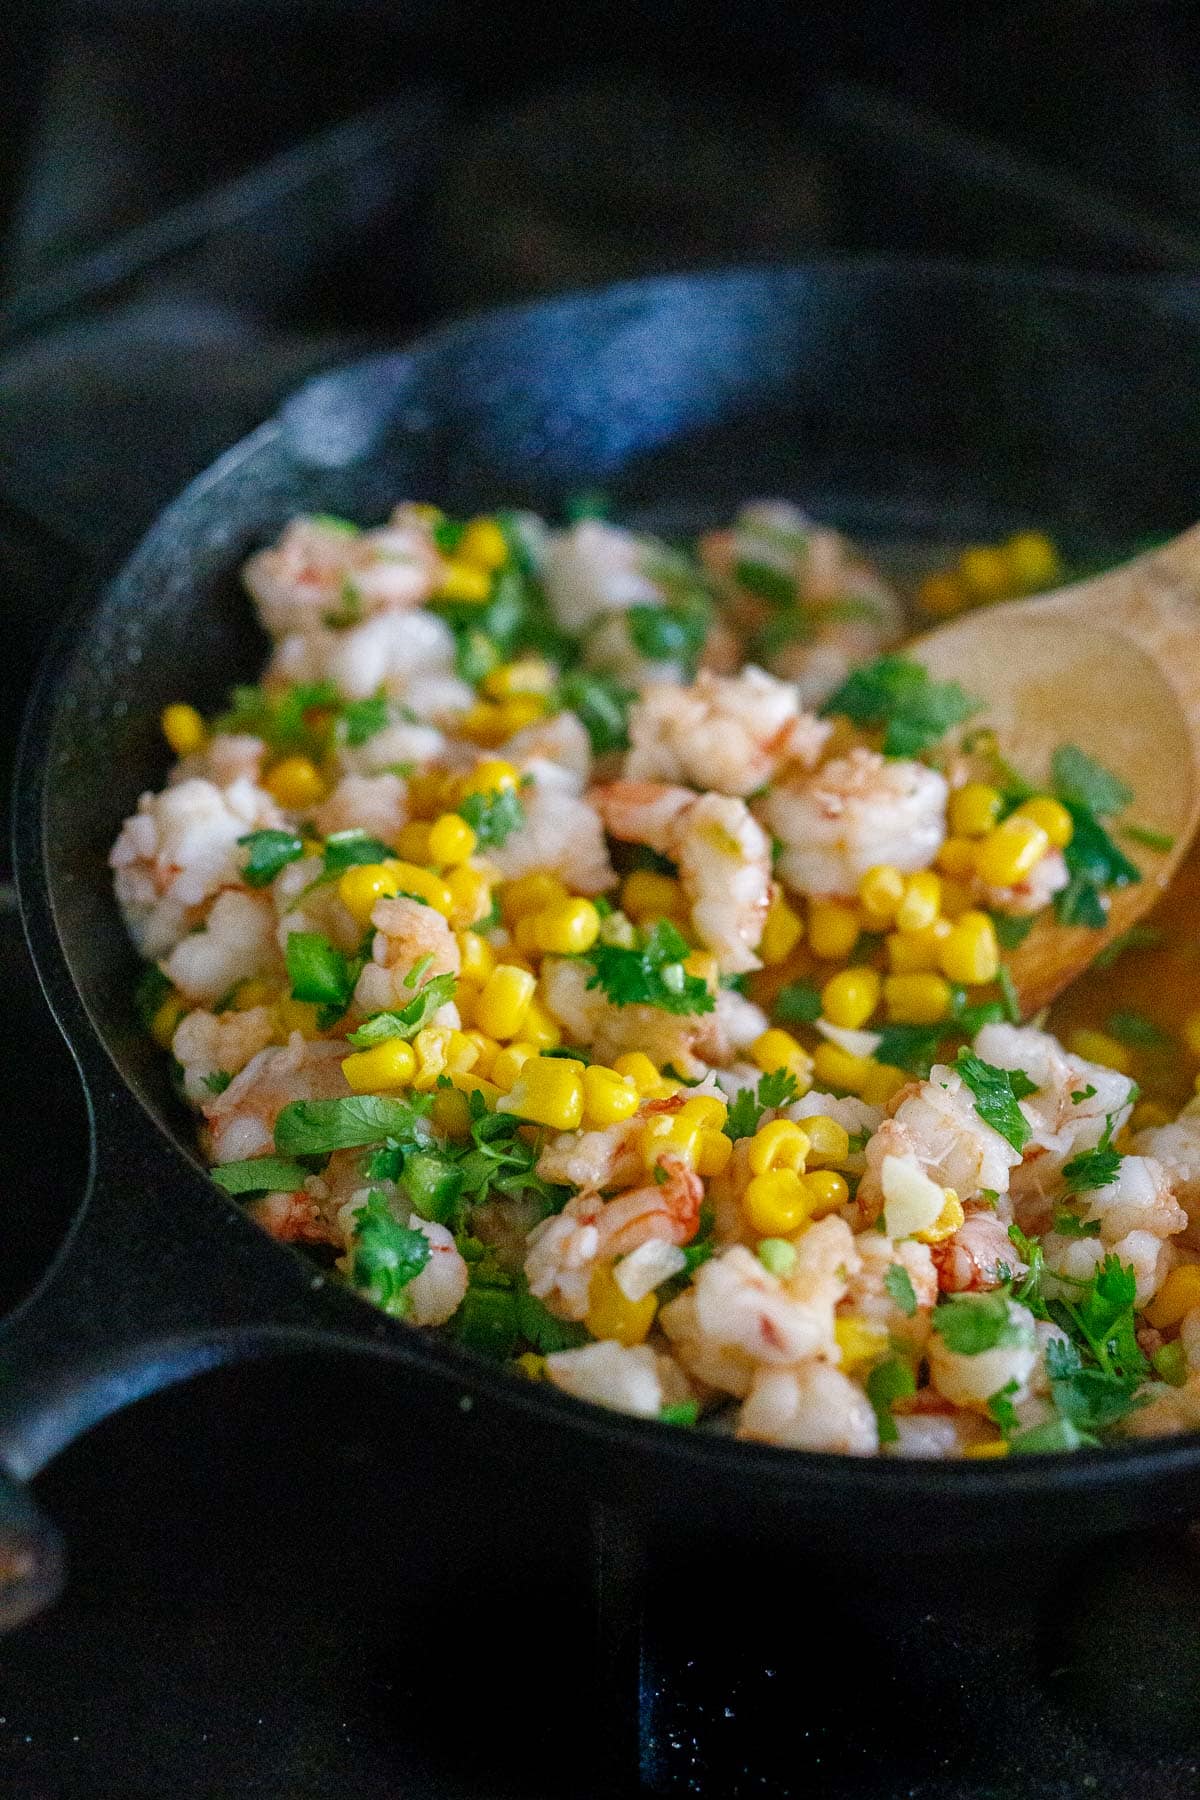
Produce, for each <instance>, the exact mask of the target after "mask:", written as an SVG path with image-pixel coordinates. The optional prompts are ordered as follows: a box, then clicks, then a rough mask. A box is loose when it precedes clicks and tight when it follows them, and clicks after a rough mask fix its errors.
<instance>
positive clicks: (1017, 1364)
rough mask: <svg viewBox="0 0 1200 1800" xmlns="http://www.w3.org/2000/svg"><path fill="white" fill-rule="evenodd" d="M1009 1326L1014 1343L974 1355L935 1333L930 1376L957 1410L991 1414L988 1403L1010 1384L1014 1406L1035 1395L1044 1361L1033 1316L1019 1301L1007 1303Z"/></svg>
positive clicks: (931, 1350)
mask: <svg viewBox="0 0 1200 1800" xmlns="http://www.w3.org/2000/svg"><path fill="white" fill-rule="evenodd" d="M1007 1308H1008V1326H1009V1328H1010V1331H1011V1334H1012V1338H1013V1341H1012V1342H1011V1343H1006V1344H997V1345H996V1347H995V1349H993V1350H981V1351H978V1352H976V1353H975V1354H973V1355H967V1354H966V1353H965V1352H963V1351H959V1350H951V1349H950V1347H949V1345H948V1344H947V1342H946V1340H945V1338H944V1337H942V1336H941V1335H940V1334H939V1333H938V1332H936V1331H935V1332H933V1333H931V1335H930V1339H929V1351H928V1354H929V1375H930V1379H931V1381H932V1383H933V1385H934V1387H935V1388H936V1389H937V1391H938V1393H939V1394H941V1395H943V1397H944V1398H945V1399H947V1400H949V1401H951V1402H952V1403H953V1404H954V1405H955V1406H962V1407H966V1408H967V1410H968V1411H970V1412H977V1413H983V1414H985V1415H986V1414H987V1410H988V1401H989V1400H990V1398H991V1397H992V1395H993V1394H996V1393H999V1391H1000V1389H1001V1388H1002V1387H1006V1386H1007V1385H1008V1383H1009V1382H1010V1381H1015V1382H1016V1388H1015V1390H1014V1392H1013V1394H1012V1401H1013V1404H1014V1406H1016V1405H1019V1404H1020V1402H1021V1401H1022V1400H1027V1399H1028V1398H1029V1396H1030V1394H1031V1392H1032V1382H1033V1375H1034V1371H1035V1370H1036V1369H1037V1367H1038V1365H1039V1362H1040V1360H1041V1351H1040V1348H1039V1345H1038V1339H1037V1333H1036V1332H1035V1330H1034V1318H1033V1314H1032V1313H1031V1312H1030V1311H1029V1308H1028V1307H1027V1306H1021V1305H1020V1304H1019V1303H1018V1302H1017V1301H1016V1300H1009V1301H1008V1302H1007Z"/></svg>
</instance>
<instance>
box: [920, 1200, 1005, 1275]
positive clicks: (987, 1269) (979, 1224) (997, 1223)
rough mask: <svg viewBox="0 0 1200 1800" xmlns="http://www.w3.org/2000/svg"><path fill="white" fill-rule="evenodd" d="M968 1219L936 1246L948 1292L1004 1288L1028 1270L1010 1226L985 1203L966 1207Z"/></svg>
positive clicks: (936, 1260)
mask: <svg viewBox="0 0 1200 1800" xmlns="http://www.w3.org/2000/svg"><path fill="white" fill-rule="evenodd" d="M965 1211H966V1215H967V1216H966V1218H965V1219H964V1220H963V1223H962V1224H961V1225H960V1226H959V1228H958V1230H957V1231H956V1232H955V1233H954V1235H953V1237H948V1238H946V1239H945V1240H944V1241H943V1242H942V1243H940V1244H935V1245H934V1247H933V1261H934V1262H935V1263H936V1265H937V1280H938V1285H939V1287H940V1288H941V1290H942V1292H943V1293H944V1294H978V1293H982V1292H983V1291H984V1290H985V1289H987V1288H997V1287H1000V1286H1001V1285H1002V1284H1003V1283H1004V1282H1005V1281H1007V1280H1008V1279H1009V1277H1010V1276H1012V1275H1015V1274H1018V1273H1020V1272H1021V1271H1023V1270H1024V1268H1025V1264H1024V1263H1023V1262H1022V1261H1021V1259H1020V1257H1019V1256H1018V1255H1017V1253H1016V1250H1015V1248H1014V1247H1013V1242H1012V1239H1011V1238H1010V1237H1009V1235H1008V1226H1007V1225H1006V1224H1005V1223H1004V1221H1003V1220H1002V1219H1000V1218H998V1217H997V1215H996V1213H995V1211H994V1210H992V1209H991V1208H989V1207H985V1206H972V1205H971V1204H970V1203H969V1202H968V1204H967V1207H966V1208H965Z"/></svg>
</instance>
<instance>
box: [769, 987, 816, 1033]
mask: <svg viewBox="0 0 1200 1800" xmlns="http://www.w3.org/2000/svg"><path fill="white" fill-rule="evenodd" d="M771 1012H772V1014H773V1016H774V1017H775V1019H776V1020H777V1021H778V1023H779V1024H780V1025H811V1024H812V1023H813V1021H814V1020H816V1019H819V1018H820V1017H821V990H820V988H819V987H817V985H816V983H815V982H812V981H789V982H788V984H787V986H786V987H782V988H780V990H779V992H778V993H777V994H776V996H775V1004H774V1006H773V1007H772V1008H771Z"/></svg>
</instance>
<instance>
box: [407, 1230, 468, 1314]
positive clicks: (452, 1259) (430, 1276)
mask: <svg viewBox="0 0 1200 1800" xmlns="http://www.w3.org/2000/svg"><path fill="white" fill-rule="evenodd" d="M407 1223H408V1225H409V1228H410V1229H411V1230H413V1231H419V1232H420V1233H421V1234H422V1236H423V1237H426V1238H428V1240H429V1261H428V1262H427V1263H426V1264H425V1267H424V1268H423V1269H422V1270H421V1272H420V1274H419V1275H416V1276H414V1277H413V1279H412V1281H410V1282H409V1284H408V1286H407V1287H406V1288H405V1290H404V1291H405V1293H406V1295H407V1296H408V1311H407V1312H406V1313H405V1315H404V1316H405V1318H406V1319H407V1320H408V1322H409V1324H410V1325H444V1324H445V1323H446V1320H447V1319H449V1318H452V1317H453V1315H454V1314H455V1313H456V1312H457V1311H458V1309H459V1307H460V1306H461V1304H462V1301H463V1296H464V1295H465V1294H466V1291H467V1287H468V1285H469V1282H470V1271H469V1270H468V1268H467V1265H466V1263H465V1262H464V1260H463V1257H462V1254H461V1252H460V1251H459V1248H458V1245H457V1244H456V1243H455V1242H454V1234H453V1232H451V1231H449V1230H447V1228H446V1226H445V1225H438V1224H436V1223H435V1222H434V1220H432V1219H423V1218H421V1216H420V1214H419V1213H411V1214H410V1215H409V1218H408V1221H407Z"/></svg>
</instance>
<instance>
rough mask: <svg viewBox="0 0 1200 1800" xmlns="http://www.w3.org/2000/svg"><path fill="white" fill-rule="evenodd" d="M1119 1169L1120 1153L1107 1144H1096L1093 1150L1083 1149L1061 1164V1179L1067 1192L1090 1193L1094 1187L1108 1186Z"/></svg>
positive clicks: (1114, 1178)
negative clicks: (1080, 1152)
mask: <svg viewBox="0 0 1200 1800" xmlns="http://www.w3.org/2000/svg"><path fill="white" fill-rule="evenodd" d="M1120 1169H1121V1157H1120V1153H1119V1152H1118V1151H1116V1150H1111V1149H1109V1147H1108V1145H1107V1144H1098V1145H1097V1146H1096V1148H1095V1149H1094V1150H1085V1151H1083V1153H1082V1154H1081V1155H1079V1156H1073V1157H1072V1158H1071V1160H1070V1162H1068V1163H1064V1164H1063V1180H1064V1182H1065V1183H1066V1187H1067V1192H1068V1193H1069V1194H1090V1193H1092V1192H1093V1190H1094V1189H1096V1188H1106V1187H1108V1186H1110V1184H1111V1183H1112V1182H1114V1181H1115V1180H1116V1179H1117V1176H1118V1174H1119V1173H1120Z"/></svg>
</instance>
